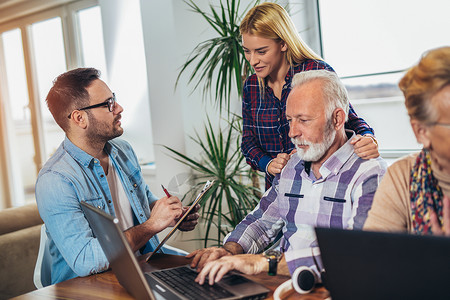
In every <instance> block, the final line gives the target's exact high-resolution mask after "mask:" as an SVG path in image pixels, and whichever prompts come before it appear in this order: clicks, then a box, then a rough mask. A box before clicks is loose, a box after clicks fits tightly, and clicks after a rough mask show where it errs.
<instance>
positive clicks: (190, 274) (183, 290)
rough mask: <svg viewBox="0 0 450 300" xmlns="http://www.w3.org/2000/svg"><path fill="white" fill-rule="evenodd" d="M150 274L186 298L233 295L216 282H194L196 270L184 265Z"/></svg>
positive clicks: (213, 297)
mask: <svg viewBox="0 0 450 300" xmlns="http://www.w3.org/2000/svg"><path fill="white" fill-rule="evenodd" d="M152 275H154V276H156V277H157V278H159V279H160V280H161V281H162V282H164V283H165V284H166V285H168V286H170V287H171V288H172V289H174V290H175V291H177V292H178V293H180V294H182V295H183V296H185V297H186V298H188V299H202V300H204V299H221V298H227V297H232V296H233V294H231V293H230V292H228V291H227V290H225V289H223V288H222V287H220V286H218V285H217V284H214V285H209V284H208V283H205V284H203V285H200V284H198V283H196V282H194V279H195V278H196V277H197V272H195V271H194V270H192V269H191V268H189V267H186V266H183V267H179V268H174V269H167V270H160V271H154V272H152Z"/></svg>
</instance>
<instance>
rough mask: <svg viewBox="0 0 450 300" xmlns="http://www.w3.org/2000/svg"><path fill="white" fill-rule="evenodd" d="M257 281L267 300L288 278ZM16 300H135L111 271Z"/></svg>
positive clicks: (146, 266) (306, 298)
mask: <svg viewBox="0 0 450 300" xmlns="http://www.w3.org/2000/svg"><path fill="white" fill-rule="evenodd" d="M187 263H189V260H187V259H186V258H184V257H182V256H176V255H168V254H155V256H154V257H152V259H151V260H150V263H146V262H145V257H144V256H142V257H141V258H140V264H141V266H142V269H143V271H144V272H149V271H154V270H159V269H165V268H170V267H176V266H180V265H185V264H187ZM246 277H248V278H250V279H252V280H253V281H256V282H259V283H260V284H262V285H264V286H266V287H267V288H269V289H270V290H271V292H270V293H269V295H268V297H267V299H273V295H272V294H273V291H275V289H276V288H277V287H278V286H279V285H280V284H281V283H283V282H284V281H286V280H288V279H289V277H288V276H269V275H267V274H259V275H252V276H246ZM328 296H329V294H328V292H327V291H326V290H325V289H324V288H323V287H321V288H318V289H316V290H315V291H314V292H313V293H310V294H307V295H300V294H297V293H295V292H294V293H291V294H290V295H288V297H287V298H284V299H301V300H323V299H326V298H327V297H328ZM14 299H21V300H23V299H80V300H81V299H83V300H84V299H133V298H132V297H131V296H130V294H128V293H127V291H126V290H125V289H124V288H123V287H122V286H121V285H120V284H119V282H118V281H117V278H116V276H115V275H114V273H113V272H112V271H111V270H109V271H106V272H104V273H100V274H95V275H91V276H87V277H77V278H73V279H70V280H67V281H64V282H60V283H57V284H55V285H51V286H48V287H45V288H43V289H39V290H35V291H32V292H30V293H27V294H24V295H21V296H18V297H16V298H14Z"/></svg>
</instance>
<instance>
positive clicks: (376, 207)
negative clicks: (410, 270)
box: [364, 47, 450, 235]
mask: <svg viewBox="0 0 450 300" xmlns="http://www.w3.org/2000/svg"><path fill="white" fill-rule="evenodd" d="M399 87H400V89H401V90H402V91H403V94H404V95H405V105H406V109H407V110H408V114H409V117H410V120H411V126H412V129H413V131H414V134H415V136H416V138H417V141H418V142H419V143H421V144H422V145H423V149H422V151H420V152H419V153H415V154H412V155H409V156H406V157H404V158H402V159H400V160H398V161H397V162H395V163H394V164H392V166H390V167H389V168H388V171H387V173H386V175H385V176H384V178H383V179H382V181H381V183H380V185H379V186H378V190H377V192H376V194H375V197H374V200H373V205H372V209H371V210H370V212H369V216H368V218H367V220H366V223H365V225H364V229H365V230H382V231H406V232H413V233H417V234H429V233H435V234H446V235H450V47H444V48H438V49H434V50H431V51H429V52H428V53H426V54H425V55H424V56H423V57H422V59H421V60H420V62H419V64H417V65H416V66H414V67H413V68H411V69H410V70H409V71H408V72H407V73H406V75H405V76H404V77H403V78H402V79H401V81H400V83H399Z"/></svg>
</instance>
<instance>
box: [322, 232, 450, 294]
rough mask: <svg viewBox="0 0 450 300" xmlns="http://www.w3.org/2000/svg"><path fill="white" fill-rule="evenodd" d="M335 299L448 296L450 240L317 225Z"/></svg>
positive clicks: (326, 276)
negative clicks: (319, 226)
mask: <svg viewBox="0 0 450 300" xmlns="http://www.w3.org/2000/svg"><path fill="white" fill-rule="evenodd" d="M316 235H317V240H318V243H319V248H320V252H321V256H322V262H323V265H324V267H325V286H326V288H327V289H328V290H329V291H330V294H331V298H332V299H333V300H341V299H345V300H353V299H355V300H356V299H365V300H372V299H374V300H375V299H377V300H379V299H383V300H389V299H396V300H397V299H408V300H416V299H417V300H419V299H421V300H422V299H433V300H435V299H447V300H448V299H450V285H449V282H450V238H447V237H435V236H419V235H412V234H402V233H385V232H367V231H358V230H343V229H330V228H316Z"/></svg>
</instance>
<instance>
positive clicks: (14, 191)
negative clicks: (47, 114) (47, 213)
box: [0, 0, 99, 208]
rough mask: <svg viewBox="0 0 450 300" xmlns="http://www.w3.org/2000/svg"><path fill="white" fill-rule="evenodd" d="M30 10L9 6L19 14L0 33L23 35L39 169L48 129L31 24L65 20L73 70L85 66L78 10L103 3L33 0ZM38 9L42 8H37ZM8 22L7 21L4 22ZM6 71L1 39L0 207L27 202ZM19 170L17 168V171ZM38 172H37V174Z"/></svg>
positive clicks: (66, 45)
mask: <svg viewBox="0 0 450 300" xmlns="http://www.w3.org/2000/svg"><path fill="white" fill-rule="evenodd" d="M27 4H28V7H27V8H28V9H30V11H33V12H32V13H29V14H27V15H20V14H21V13H20V12H19V11H20V10H19V9H18V8H17V9H14V7H13V8H9V10H10V11H12V12H15V13H16V14H17V17H15V16H12V17H11V16H10V15H9V16H8V17H4V19H7V20H6V21H4V19H3V20H2V19H0V34H3V33H4V32H7V31H10V30H13V29H16V28H18V29H20V31H21V37H22V47H23V51H24V64H25V72H26V80H27V89H28V95H29V108H30V115H31V128H32V139H33V145H34V151H35V156H34V163H35V165H36V170H37V172H39V170H40V169H41V168H42V166H43V164H44V163H45V161H46V149H45V142H44V128H43V120H42V113H41V111H42V109H45V108H42V107H41V104H40V99H39V91H38V82H37V75H36V61H35V58H34V56H33V53H34V49H33V42H32V33H31V26H32V24H33V23H36V22H40V21H45V20H47V19H51V18H55V17H59V18H60V19H61V26H62V34H63V43H64V52H65V58H66V69H67V70H70V69H73V68H76V67H79V66H82V65H83V57H82V51H81V38H80V31H79V24H78V18H77V15H76V14H77V12H78V11H79V10H82V9H87V8H90V7H93V6H97V5H99V1H98V0H80V1H75V2H70V3H67V0H65V1H64V0H56V1H53V2H51V1H50V3H49V5H50V4H51V5H57V6H53V7H51V8H47V7H40V8H39V6H42V3H39V2H34V1H29V2H27ZM21 5H22V6H23V4H21V3H18V4H17V5H16V6H17V7H19V6H21ZM36 9H40V10H39V11H36ZM3 21H4V22H3ZM1 74H6V66H5V62H4V49H3V42H2V39H1V38H0V86H1V88H0V91H1V92H0V134H1V137H0V162H1V163H0V165H2V166H4V167H2V168H0V197H1V199H2V200H1V201H0V208H1V207H3V208H6V207H11V206H15V205H23V204H25V202H24V199H23V198H24V197H23V194H24V192H23V187H22V186H18V185H19V184H17V183H16V182H21V181H20V180H19V181H17V180H15V179H17V178H18V176H20V174H18V171H17V170H16V169H17V168H15V166H14V161H13V160H12V154H11V153H12V149H11V147H10V146H9V144H10V143H8V141H10V140H11V139H12V137H11V133H12V132H13V131H12V130H11V128H10V126H11V124H12V122H11V120H10V117H9V113H8V111H10V110H9V99H8V85H7V84H6V83H7V78H6V76H5V75H1ZM15 170H16V171H15ZM36 175H37V174H36Z"/></svg>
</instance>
